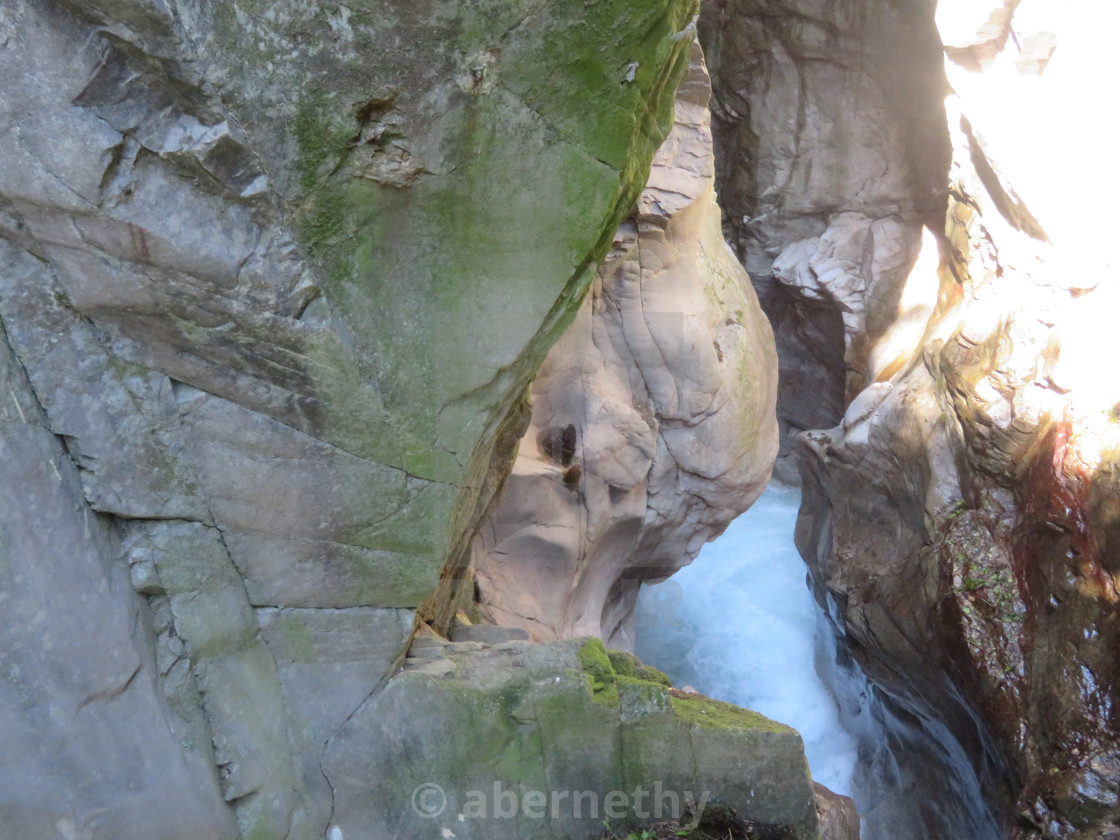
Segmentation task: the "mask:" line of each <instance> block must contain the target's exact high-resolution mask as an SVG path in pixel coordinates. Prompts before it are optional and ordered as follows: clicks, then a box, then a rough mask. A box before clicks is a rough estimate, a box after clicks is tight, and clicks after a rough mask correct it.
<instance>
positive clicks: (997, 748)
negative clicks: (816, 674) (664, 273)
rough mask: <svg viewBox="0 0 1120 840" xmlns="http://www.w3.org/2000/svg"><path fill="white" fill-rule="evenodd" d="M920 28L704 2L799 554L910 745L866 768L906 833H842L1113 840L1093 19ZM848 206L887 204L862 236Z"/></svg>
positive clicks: (1110, 458) (720, 131)
mask: <svg viewBox="0 0 1120 840" xmlns="http://www.w3.org/2000/svg"><path fill="white" fill-rule="evenodd" d="M933 11H934V10H933V8H932V7H931V6H930V5H928V4H925V3H910V4H907V3H858V4H845V6H844V9H843V11H840V10H837V9H833V8H832V4H819V3H796V4H781V5H779V4H769V3H743V4H730V3H728V4H720V3H715V4H712V5H710V6H708V7H706V12H705V16H704V17H703V18H702V20H701V32H702V33H703V32H704V31H705V30H704V26H703V24H704V22H705V20H707V22H708V27H707V33H708V34H707V35H706V36H705V38H706V44H705V47H706V51H707V54H708V56H709V60H710V61H711V64H712V67H713V80H714V86H715V90H716V94H715V98H714V102H715V103H717V104H716V106H714V111H715V113H716V115H717V117H716V126H717V131H716V138H717V149H718V150H720V151H723V150H726V151H727V153H728V154H727V156H726V157H725V165H726V169H724V170H723V171H721V173H720V178H721V186H722V189H723V193H724V196H725V206H726V207H727V208H737V210H736V211H735V212H732V213H729V218H730V222H731V225H730V228H731V231H732V232H733V233H735V234H737V235H738V236H739V239H738V243H739V247H740V248H741V250H742V252H743V253H744V255H745V259H746V262H747V265H748V267H749V268H751V274H752V277H753V278H754V280H755V282H756V283H757V284H759V285H760V297H761V298H762V300H763V304H764V307H767V308H768V311H769V312H770V314H771V318H772V320H773V322H774V324H775V332H776V334H777V336H778V347H779V356H780V359H781V364H782V371H783V376H784V377H785V379H784V382H783V385H782V390H781V391H780V393H779V415H780V417H781V418H782V420H783V422H784V423H785V426H786V428H787V429H789V430H791V431H796V430H798V429H812V427H813V425H816V426H818V427H819V428H818V429H817V430H810V431H805V432H804V433H801V434H799V435H796V437H795V438H794V439H793V441H792V442H789V441H788V439H787V444H788V447H787V449H786V450H785V451H794V450H796V457H797V458H798V460H799V461H800V466H801V470H802V478H803V480H804V499H805V503H804V507H803V511H802V517H801V520H800V522H799V528H798V544H799V547H800V548H801V550H802V552H803V554H804V555H805V556H806V559H807V560H808V561H809V563H810V565H811V567H812V569H813V573H814V577H815V580H816V582H817V585H818V587H819V589H818V593H819V595H820V596H821V598H822V600H825V601H826V602H827V603H828V604H829V605H830V606H831V607H832V608H833V609H834V614H835V615H836V616H837V618H838V620H839V621H840V623H841V625H842V628H843V630H844V631H845V633H846V635H847V639H848V642H849V646H850V649H851V652H852V653H853V654H854V655H855V656H856V658H857V659H858V661H859V662H860V663H861V664H862V665H863V666H864V669H865V670H866V672H867V673H868V675H869V676H871V677H872V679H873V680H874V682H875V688H874V689H873V692H874V694H875V697H876V700H877V702H878V703H879V706H878V711H877V712H876V710H875V708H869V709H866V710H865V711H871V712H874V713H878V714H881V715H884V717H885V719H889V722H892V723H891V725H892V726H896V727H898V729H897V730H896V731H898V732H905V731H907V730H908V731H910V732H912V733H919V734H921V736H922V737H921V738H920V740H919V741H916V742H914V743H909V744H906V745H905V748H904V749H900V748H899V747H898V746H896V747H894V748H893V758H892V759H891V764H890V766H889V767H887V768H886V769H887V770H888V771H890V772H888V774H887V775H890V773H894V774H895V783H896V784H898V783H899V782H906V781H907V780H909V781H914V782H915V783H916V787H915V788H914V790H916V791H919V792H920V794H919V798H924V799H925V800H926V805H925V806H924V807H923V806H922V803H921V802H919V801H917V800H915V801H913V802H911V803H910V804H909V805H906V806H905V808H909V809H910V810H909V813H910V814H911V815H912V820H913V822H912V824H911V825H910V826H906V827H905V828H902V827H901V826H899V825H898V824H897V823H895V824H894V826H893V828H892V822H893V821H894V820H896V819H899V818H900V817H901V814H902V813H903V811H905V808H904V809H903V811H899V812H896V814H895V815H894V816H890V815H889V814H888V815H884V817H883V819H884V822H882V823H878V824H876V822H875V820H877V819H878V817H877V816H876V815H875V814H874V813H872V814H870V815H869V814H868V813H865V814H864V818H865V826H867V822H866V821H867V820H868V817H869V816H871V818H872V824H871V826H870V828H871V829H872V830H871V831H870V832H869V834H870V836H873V837H875V836H900V834H899V832H900V831H902V832H903V833H904V834H905V836H930V837H950V836H973V837H976V836H991V837H994V836H1010V837H1016V838H1020V837H1021V838H1028V837H1030V838H1038V837H1045V838H1058V837H1062V838H1071V837H1077V838H1081V837H1085V838H1087V837H1099V836H1112V835H1113V834H1114V833H1117V832H1120V805H1118V803H1120V773H1118V771H1117V765H1116V755H1117V754H1120V750H1118V745H1117V738H1118V735H1117V733H1118V732H1120V719H1118V718H1117V717H1116V714H1117V713H1116V711H1115V710H1116V709H1117V704H1116V699H1117V691H1118V687H1117V673H1116V667H1115V657H1114V656H1113V655H1112V654H1111V653H1109V652H1107V651H1114V650H1115V645H1116V642H1117V641H1118V639H1117V635H1116V634H1117V632H1118V630H1117V627H1118V621H1120V610H1118V609H1117V600H1118V599H1117V596H1116V584H1117V580H1116V571H1117V569H1116V568H1115V563H1114V561H1113V556H1114V554H1115V552H1114V551H1113V550H1112V548H1111V546H1110V540H1111V539H1112V529H1113V527H1114V522H1115V518H1116V515H1115V512H1114V504H1113V502H1112V501H1111V500H1112V499H1113V498H1114V495H1115V492H1116V488H1115V487H1114V486H1113V482H1114V481H1115V478H1114V476H1115V464H1114V462H1115V458H1116V455H1115V453H1116V451H1117V448H1116V442H1117V438H1116V428H1117V426H1116V423H1115V412H1116V408H1115V406H1116V404H1117V399H1118V398H1120V393H1117V392H1116V389H1115V388H1113V387H1112V385H1111V381H1112V380H1111V378H1110V377H1109V376H1108V375H1107V374H1105V373H1104V372H1103V371H1104V368H1105V363H1104V362H1103V361H1102V360H1103V359H1106V358H1109V349H1110V347H1111V344H1112V342H1113V338H1112V336H1113V335H1114V333H1115V331H1114V330H1112V329H1111V328H1110V327H1109V326H1108V324H1107V321H1108V317H1109V316H1108V314H1106V313H1110V312H1111V311H1112V299H1113V297H1114V295H1115V294H1116V292H1115V288H1114V287H1115V285H1116V280H1115V277H1116V271H1115V261H1114V258H1113V256H1112V255H1111V254H1110V253H1109V249H1108V246H1107V244H1105V243H1107V242H1108V241H1109V236H1108V233H1107V232H1105V231H1104V229H1103V228H1102V225H1103V224H1105V223H1104V222H1102V216H1107V214H1106V213H1102V212H1101V211H1100V207H1099V202H1098V201H1097V200H1095V198H1094V197H1095V196H1100V195H1105V194H1109V193H1110V191H1111V189H1112V188H1114V187H1115V185H1116V173H1115V167H1108V166H1102V164H1101V161H1102V160H1105V159H1107V158H1108V157H1109V153H1108V152H1106V151H1105V150H1104V149H1103V148H1102V147H1101V145H1100V142H1101V141H1100V140H1099V139H1098V138H1099V137H1101V136H1104V134H1105V133H1106V131H1107V130H1106V129H1105V124H1104V122H1103V118H1101V117H1099V116H1097V115H1098V113H1099V110H1098V109H1097V108H1096V107H1095V106H1093V105H1092V104H1091V100H1090V94H1088V93H1087V92H1088V91H1090V90H1092V89H1094V87H1095V86H1096V85H1099V80H1100V79H1101V78H1104V77H1106V76H1107V75H1108V73H1109V71H1108V69H1107V59H1106V58H1105V56H1107V55H1108V54H1109V47H1108V45H1107V44H1106V42H1105V41H1106V36H1105V35H1104V34H1103V33H1106V32H1107V31H1109V26H1108V23H1109V20H1110V18H1109V16H1110V15H1111V14H1112V12H1111V11H1110V12H1107V13H1105V12H1103V11H1101V12H1099V14H1098V12H1094V13H1093V14H1090V13H1089V12H1088V11H1086V10H1085V9H1081V10H1074V9H1072V8H1066V7H1056V6H1047V5H1046V4H1042V3H1032V2H1030V0H1023V2H1007V3H1003V4H990V7H989V6H986V5H983V4H981V5H980V6H977V5H976V4H973V3H951V2H941V3H939V4H938V5H937V17H936V21H935V19H934V14H933ZM1102 15H1103V17H1102ZM905 19H908V20H909V21H910V24H909V25H908V26H907V27H906V31H908V32H909V33H910V35H909V36H906V35H905V34H904V33H903V32H902V30H900V29H897V28H895V27H898V26H899V25H900V23H901V21H902V20H905ZM935 22H936V25H937V27H938V29H939V31H940V35H941V38H943V39H944V43H945V49H944V70H943V69H942V61H943V59H942V55H941V51H940V50H936V51H934V52H931V50H930V49H929V47H930V40H931V39H932V38H933V37H936V36H935V35H933V34H932V29H931V27H932V25H933V24H934V23H935ZM916 39H917V40H916ZM721 50H722V52H721ZM907 53H908V54H907ZM946 80H947V81H948V83H949V87H944V84H945V81H946ZM892 92H893V93H892ZM906 92H908V94H907V95H909V96H910V102H911V105H912V109H911V108H908V107H907V106H905V104H904V103H903V101H902V100H900V99H899V97H900V96H903V95H904V94H906ZM946 93H950V94H951V95H950V96H949V97H948V98H947V99H946V101H945V105H944V108H942V106H941V104H940V99H941V97H942V96H944V95H945V94H946ZM922 103H924V104H922ZM782 108H785V109H787V110H781V109H782ZM922 112H924V113H925V115H924V116H923V115H922ZM943 113H944V114H945V119H946V122H945V124H944V125H947V126H948V133H946V131H945V128H944V126H943V125H938V126H933V125H932V123H931V122H930V121H931V120H933V117H934V116H936V118H937V121H940V120H941V118H942V117H941V114H943ZM872 125H873V126H875V130H874V131H872V129H871V126H872ZM922 126H924V128H923V127H922ZM791 128H792V129H793V130H792V131H791ZM914 131H917V132H918V135H915V134H914V133H913V132H914ZM826 137H831V138H832V139H831V140H829V141H828V142H827V143H826V142H825V141H824V139H823V138H826ZM907 137H909V140H905V141H903V142H901V145H893V142H894V140H901V139H902V138H907ZM923 139H924V140H926V141H929V142H922V140H923ZM946 141H948V142H946ZM950 148H951V159H950V156H949V150H950ZM736 155H738V157H736ZM908 161H909V167H908ZM831 179H835V180H836V181H837V182H838V183H840V184H842V185H843V191H842V196H843V198H842V200H841V202H840V203H839V204H837V203H836V201H835V199H834V198H833V197H832V195H831V193H830V191H829V189H828V188H827V187H828V186H829V185H830V182H831ZM869 196H878V197H882V198H887V199H888V201H887V203H888V204H890V203H892V202H894V201H895V200H897V199H899V198H903V199H905V200H903V201H900V202H899V203H898V205H897V210H892V211H891V212H890V213H889V214H886V215H883V211H882V209H881V206H880V207H876V201H875V200H871V199H869V198H868V197H869ZM865 201H866V202H867V203H866V205H864V202H865ZM908 202H909V203H908ZM739 210H741V213H740V212H739ZM923 224H924V225H925V226H926V228H927V231H926V233H925V234H922V233H921V229H920V228H921V225H923ZM889 231H893V232H894V233H888V232H889ZM922 240H924V242H923V241H922ZM892 243H893V244H892ZM841 357H842V358H843V359H844V364H843V365H840V364H839V359H840V358H841ZM795 383H796V384H795ZM822 394H823V395H824V398H823V399H822V397H821V395H822ZM781 469H782V470H783V471H785V470H787V469H788V465H786V466H783V467H781ZM923 744H924V746H923ZM931 744H935V745H939V746H936V747H935V748H934V749H933V750H932V751H931V750H930V745H931ZM915 747H916V751H915V749H914V748H915ZM891 751H892V750H888V752H891ZM951 751H955V752H956V753H957V758H956V759H954V760H953V762H951V763H955V764H956V765H957V769H958V771H960V772H959V773H958V774H957V777H958V778H964V777H970V778H971V779H973V780H974V782H975V786H976V790H977V791H978V792H979V793H981V794H982V801H980V802H978V803H975V804H976V805H977V807H976V808H974V809H973V816H972V819H973V820H974V822H973V824H972V825H971V826H969V825H968V824H967V823H965V822H959V821H958V822H954V820H955V819H956V817H955V816H953V815H952V814H951V811H952V807H950V808H945V807H943V805H938V806H936V807H929V806H928V802H929V801H931V798H932V799H933V800H936V798H937V797H941V798H942V799H943V800H949V801H951V802H953V803H960V802H961V800H962V796H961V795H960V793H959V791H958V790H957V789H954V788H952V787H951V786H949V785H948V783H947V781H946V780H947V778H948V777H945V776H939V775H938V773H937V771H936V770H935V767H936V766H937V765H938V763H940V764H941V765H942V766H947V765H946V763H945V760H944V756H945V755H950V754H951ZM939 752H940V753H942V755H941V757H940V758H939V757H938V755H937V753H939ZM907 756H909V758H907ZM908 762H909V765H910V766H909V767H907V763H908ZM947 791H951V792H949V793H947ZM901 799H905V797H900V800H901ZM888 810H889V809H888ZM984 811H986V812H987V813H988V815H987V816H985V814H984V813H983V812H984ZM947 813H948V814H949V816H948V817H947V816H946V814H947ZM960 818H961V819H962V820H963V819H967V818H968V817H967V815H960Z"/></svg>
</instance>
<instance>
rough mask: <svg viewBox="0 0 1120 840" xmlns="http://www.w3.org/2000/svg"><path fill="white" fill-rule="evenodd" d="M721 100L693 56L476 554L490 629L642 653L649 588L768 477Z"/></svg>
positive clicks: (763, 333)
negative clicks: (723, 168)
mask: <svg viewBox="0 0 1120 840" xmlns="http://www.w3.org/2000/svg"><path fill="white" fill-rule="evenodd" d="M709 96H710V85H709V79H708V75H707V71H706V69H705V67H704V65H703V58H702V56H701V54H700V50H699V47H697V48H695V50H694V54H693V61H692V68H691V72H690V74H689V76H688V77H687V79H686V80H685V82H684V84H683V85H682V87H681V88H680V90H679V92H678V94H677V106H676V122H675V124H674V127H673V130H672V132H671V133H670V135H669V137H668V139H667V140H666V141H665V143H664V144H663V145H662V147H661V149H660V150H659V151H658V153H657V155H656V156H655V158H654V162H653V169H652V171H651V174H650V179H649V183H648V184H647V185H646V188H645V190H644V191H643V193H642V195H641V197H640V199H639V201H638V204H637V206H636V207H635V209H634V212H633V213H632V214H631V216H630V218H629V219H628V220H627V221H626V222H625V223H624V224H623V225H622V226H621V227H620V229H619V232H618V234H617V235H616V236H615V240H614V245H613V249H612V251H611V253H610V254H609V255H608V257H607V260H606V262H605V263H604V264H603V266H602V268H601V269H600V271H599V275H598V277H596V279H595V280H594V282H593V283H592V288H591V293H590V295H589V296H588V298H587V300H586V301H585V302H584V305H583V307H582V308H581V309H580V311H579V313H578V314H577V316H576V320H575V321H574V323H573V324H572V326H571V327H570V328H569V329H568V331H567V332H566V333H565V334H564V335H563V336H562V337H561V338H560V340H559V341H558V342H557V343H556V345H555V346H554V347H553V349H552V351H551V353H550V354H549V356H548V358H547V359H546V360H545V362H544V364H543V365H542V366H541V370H540V373H539V374H538V376H537V378H536V380H534V383H533V392H532V419H531V422H530V425H529V428H528V430H527V431H526V433H525V435H524V437H523V438H522V439H521V444H520V449H519V452H518V457H517V461H516V462H515V464H514V468H513V473H512V475H511V477H510V479H509V482H508V484H507V487H506V491H505V494H504V497H503V499H502V502H501V504H500V505H499V506H498V508H497V509H496V511H495V512H494V513H493V515H492V516H491V518H490V519H489V521H488V522H487V524H486V525H485V526H484V527H483V528H482V530H481V532H480V537H479V540H478V542H477V544H476V546H475V567H476V572H477V580H478V584H479V593H480V605H481V610H482V612H483V614H485V615H487V616H488V617H489V618H491V619H492V620H494V621H496V622H497V623H499V624H515V625H519V626H524V627H526V628H527V629H529V630H530V631H531V632H532V633H533V634H534V636H536V637H538V638H568V637H571V636H573V635H595V636H601V637H602V638H604V639H608V640H610V642H611V644H612V645H614V646H617V647H626V648H632V646H633V638H632V636H631V635H630V634H629V629H628V622H629V619H630V615H631V612H632V610H633V607H634V603H635V599H636V597H637V593H638V587H639V585H640V583H641V581H642V580H648V579H660V578H664V577H667V576H668V575H670V574H672V572H674V571H676V569H678V568H680V567H681V566H682V565H685V564H686V563H687V562H688V561H689V560H691V559H692V558H693V557H695V555H696V553H697V552H698V551H699V550H700V547H701V546H702V545H703V544H704V543H705V542H707V541H708V540H710V539H712V538H713V537H714V536H716V535H717V534H719V533H720V532H722V531H723V529H724V528H725V527H726V526H727V524H728V523H729V522H730V521H731V520H732V519H733V518H734V517H735V516H737V515H738V514H739V513H741V512H742V511H743V510H745V509H746V508H747V507H748V506H749V505H750V504H751V502H753V501H754V499H755V498H757V497H758V495H759V494H760V493H761V492H762V489H763V488H764V487H765V485H766V482H767V480H768V479H769V476H770V466H771V464H772V462H773V459H774V455H775V451H776V426H775V421H774V399H775V386H776V381H775V380H776V360H775V356H774V346H773V337H772V334H771V331H770V327H769V324H768V323H767V321H766V318H765V316H764V315H763V314H762V312H761V310H760V309H759V306H758V302H757V299H756V297H755V295H754V293H753V291H752V290H751V286H750V281H749V278H747V276H746V274H745V273H744V271H743V269H742V268H741V266H740V265H739V264H738V263H737V262H736V261H735V258H734V256H733V255H732V254H731V253H730V251H729V250H728V248H727V246H726V245H725V244H724V241H723V238H722V235H721V233H720V211H719V207H718V206H717V205H716V203H715V192H714V189H713V175H714V163H713V156H712V144H711V134H710V131H709V114H708V107H707V106H708V99H709Z"/></svg>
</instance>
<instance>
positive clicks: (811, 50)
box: [699, 0, 948, 482]
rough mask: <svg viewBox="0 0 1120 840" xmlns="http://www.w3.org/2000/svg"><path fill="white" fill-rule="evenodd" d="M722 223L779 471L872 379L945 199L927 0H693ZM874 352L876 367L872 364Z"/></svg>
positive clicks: (790, 471)
mask: <svg viewBox="0 0 1120 840" xmlns="http://www.w3.org/2000/svg"><path fill="white" fill-rule="evenodd" d="M699 28H700V35H701V40H702V42H703V45H704V50H705V53H706V54H707V56H708V61H709V64H710V66H711V68H712V80H713V87H714V89H715V95H714V96H713V99H712V113H713V133H714V135H715V143H716V150H717V159H718V160H719V170H718V175H717V180H718V184H719V190H720V195H721V204H722V206H723V209H724V214H725V227H726V229H727V233H728V238H729V240H730V241H731V243H732V245H733V247H734V248H735V250H736V252H737V254H738V255H739V257H740V259H741V260H742V261H743V264H744V265H745V266H746V268H747V270H748V272H749V273H750V276H751V279H752V280H753V281H754V284H755V288H756V289H757V290H758V295H759V299H760V300H761V302H762V307H763V309H764V310H765V311H766V313H767V315H768V316H769V317H770V321H771V323H772V324H773V325H774V334H775V336H776V338H777V342H778V357H779V362H780V365H781V377H780V380H779V382H780V386H779V387H780V394H779V399H778V418H779V423H780V424H781V434H782V455H781V457H780V458H779V461H778V465H777V466H776V474H777V475H778V476H779V477H780V478H782V480H784V481H787V482H796V481H797V468H796V466H795V465H794V464H793V463H792V461H791V460H790V459H789V458H788V455H789V452H790V447H791V446H792V441H793V435H795V434H796V433H797V432H799V431H802V430H805V429H816V428H824V427H829V426H832V425H833V424H835V423H836V422H837V421H838V420H839V418H840V416H841V415H842V414H843V413H844V409H845V407H846V406H847V403H848V402H849V401H850V400H851V399H852V398H853V397H854V396H855V395H856V394H857V393H858V392H859V391H860V390H861V389H862V388H863V387H864V386H865V385H866V384H869V383H871V382H873V381H875V379H876V378H877V376H878V375H879V373H881V369H882V367H884V366H885V363H879V364H878V365H876V364H874V363H873V362H872V359H871V351H872V347H873V346H874V345H875V344H876V343H877V342H879V341H881V340H882V339H883V337H884V334H885V332H886V331H887V329H888V328H889V327H890V326H891V325H892V324H893V323H894V322H895V320H896V318H897V315H898V312H897V306H898V301H899V297H900V295H901V291H902V283H903V282H904V281H905V278H906V275H907V273H908V271H909V268H910V266H911V265H912V264H913V262H914V260H915V258H916V256H917V253H918V248H919V242H920V239H921V227H922V224H923V223H926V224H929V223H931V220H932V224H933V226H934V227H935V228H936V227H937V224H936V220H937V219H938V218H940V216H941V215H942V213H943V211H944V173H945V168H946V167H947V166H948V142H947V137H946V131H945V125H944V122H943V119H942V116H941V114H942V107H941V100H942V99H943V98H944V96H945V86H944V79H943V77H942V74H941V51H940V43H939V41H938V37H937V31H936V29H935V28H934V25H933V21H932V19H931V8H930V4H929V3H926V2H924V0H907V1H906V2H900V3H894V2H883V1H882V0H853V2H847V3H831V2H825V0H793V2H784V0H783V1H782V2H779V0H732V1H731V2H713V3H708V4H705V5H704V7H703V11H702V15H701V20H700V27H699ZM876 367H878V368H880V370H875V368H876Z"/></svg>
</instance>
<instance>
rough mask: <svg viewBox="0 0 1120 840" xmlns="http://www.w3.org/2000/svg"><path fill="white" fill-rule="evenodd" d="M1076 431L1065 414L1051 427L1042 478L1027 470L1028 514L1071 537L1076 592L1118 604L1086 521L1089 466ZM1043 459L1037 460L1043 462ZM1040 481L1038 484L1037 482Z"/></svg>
mask: <svg viewBox="0 0 1120 840" xmlns="http://www.w3.org/2000/svg"><path fill="white" fill-rule="evenodd" d="M1075 435H1076V431H1075V429H1074V424H1073V422H1072V420H1071V418H1070V415H1069V412H1068V411H1067V412H1066V414H1065V415H1064V416H1063V417H1062V418H1061V419H1060V420H1059V421H1058V422H1057V423H1055V425H1054V428H1053V431H1052V432H1051V433H1050V435H1049V436H1048V437H1050V441H1049V444H1050V445H1045V444H1044V446H1043V449H1042V452H1043V453H1045V452H1046V451H1047V450H1048V449H1049V450H1050V452H1051V457H1050V459H1049V464H1047V465H1046V466H1047V469H1046V470H1045V474H1044V475H1039V473H1040V472H1042V471H1039V470H1032V471H1031V479H1032V480H1031V482H1030V485H1031V487H1030V490H1031V493H1032V497H1033V499H1034V500H1036V501H1035V504H1036V506H1037V507H1040V508H1042V509H1041V510H1037V511H1031V512H1032V513H1034V514H1036V515H1038V516H1039V517H1040V518H1042V519H1043V521H1046V522H1049V523H1051V524H1053V525H1057V526H1059V527H1061V528H1064V529H1066V530H1068V531H1069V532H1070V533H1071V534H1072V542H1071V546H1070V549H1071V554H1072V559H1073V560H1074V562H1075V564H1076V566H1075V571H1076V573H1077V576H1078V579H1079V585H1078V590H1079V591H1080V592H1081V594H1082V595H1084V596H1085V597H1088V598H1103V599H1104V600H1106V601H1108V602H1109V603H1110V604H1115V603H1118V602H1120V593H1118V592H1117V589H1116V581H1115V580H1114V579H1113V577H1112V575H1111V574H1109V573H1108V571H1107V570H1106V569H1105V568H1104V566H1103V565H1102V564H1101V562H1100V545H1099V541H1098V540H1097V539H1096V538H1095V536H1094V533H1093V529H1092V527H1091V525H1090V522H1089V494H1090V491H1091V489H1092V468H1093V465H1090V464H1086V463H1085V462H1084V461H1082V460H1081V457H1080V455H1079V454H1078V448H1077V446H1076V445H1075V441H1074V437H1075ZM1044 457H1045V456H1043V457H1040V459H1039V461H1040V462H1042V463H1045V461H1044ZM1039 479H1041V481H1039Z"/></svg>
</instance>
